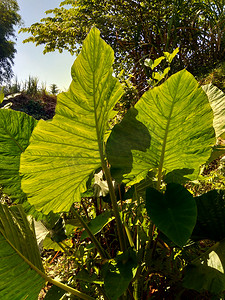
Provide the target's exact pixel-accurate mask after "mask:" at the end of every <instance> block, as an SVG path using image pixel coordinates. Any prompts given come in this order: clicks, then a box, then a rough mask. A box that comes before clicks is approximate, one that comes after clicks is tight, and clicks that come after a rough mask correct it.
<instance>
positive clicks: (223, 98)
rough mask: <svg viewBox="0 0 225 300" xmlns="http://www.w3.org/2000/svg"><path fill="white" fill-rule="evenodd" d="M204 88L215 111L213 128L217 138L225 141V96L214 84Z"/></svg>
mask: <svg viewBox="0 0 225 300" xmlns="http://www.w3.org/2000/svg"><path fill="white" fill-rule="evenodd" d="M202 88H203V90H204V91H205V93H206V94H207V96H208V98H209V102H210V104H211V107H212V110H213V114H214V119H213V126H214V128H215V132H216V137H217V138H218V137H221V138H222V139H225V118H224V116H225V94H224V92H222V91H221V90H220V89H218V88H217V87H216V86H214V85H212V84H207V85H204V86H202Z"/></svg>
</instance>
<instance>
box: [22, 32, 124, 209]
mask: <svg viewBox="0 0 225 300" xmlns="http://www.w3.org/2000/svg"><path fill="white" fill-rule="evenodd" d="M99 35H100V33H99V31H98V30H97V29H93V30H92V31H91V33H90V35H89V36H88V37H87V39H86V40H85V42H84V47H83V49H82V52H81V54H80V55H79V56H78V58H77V59H76V61H75V63H74V65H73V68H72V77H73V81H72V84H71V86H70V89H69V91H68V92H66V93H62V94H60V95H59V96H58V101H57V108H56V115H55V117H54V118H53V120H52V121H51V122H48V123H47V124H46V122H44V121H42V120H41V121H40V122H39V123H38V126H37V128H36V130H35V131H34V132H33V137H32V140H31V145H30V147H28V148H27V151H26V153H24V155H23V156H22V157H21V160H22V161H21V162H22V163H21V169H20V171H21V173H23V175H24V181H23V183H22V185H23V190H24V191H25V192H26V193H27V195H28V198H29V202H30V203H32V205H33V204H34V205H35V206H36V208H37V209H38V210H42V211H43V212H45V213H48V212H50V211H51V210H53V211H54V212H60V211H69V209H70V207H71V205H72V204H73V202H75V201H80V195H81V193H82V192H84V191H85V190H86V182H87V180H88V178H89V176H90V175H91V174H92V173H93V172H94V171H95V170H96V169H97V168H99V167H100V166H101V162H102V161H103V160H104V141H105V133H106V130H107V129H108V121H109V120H110V119H111V118H113V116H114V115H115V114H116V112H115V111H113V108H114V106H115V104H116V102H117V101H118V100H119V99H120V97H121V95H122V89H121V87H120V85H119V82H118V81H117V79H116V78H114V77H113V76H112V63H113V51H112V49H111V48H110V47H109V46H108V45H107V44H106V43H105V42H103V40H101V39H100V38H99ZM53 136H54V139H53V140H52V137H53ZM62 136H64V138H63V140H62ZM58 145H60V148H59V147H58ZM56 157H57V159H56ZM55 169H57V170H58V172H57V173H56V172H55ZM40 171H41V172H40ZM46 177H48V178H51V179H50V180H49V181H46V180H43V179H44V178H46ZM59 181H60V185H61V189H59V188H58V182H59ZM37 186H38V187H39V191H38V192H37V191H34V190H33V189H34V188H35V187H37ZM50 190H51V192H50ZM53 191H54V192H53ZM65 198H66V201H65Z"/></svg>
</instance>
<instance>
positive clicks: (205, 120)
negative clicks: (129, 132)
mask: <svg viewBox="0 0 225 300" xmlns="http://www.w3.org/2000/svg"><path fill="white" fill-rule="evenodd" d="M135 108H136V110H137V111H138V114H137V116H136V120H137V121H140V122H142V123H143V124H144V125H145V127H147V128H148V131H149V134H150V136H151V143H150V147H149V148H148V149H147V151H145V152H144V151H138V150H135V148H133V149H134V150H133V149H132V154H133V169H132V171H131V173H129V174H127V175H124V178H125V179H124V180H130V181H131V183H136V182H138V181H140V180H141V179H143V178H144V177H145V176H146V174H147V173H148V171H149V170H152V169H156V168H158V169H159V170H160V171H161V170H164V171H165V172H166V173H168V172H172V171H174V170H178V169H181V170H182V169H184V168H186V169H194V170H195V171H194V172H193V174H191V175H189V176H188V178H191V179H193V178H194V177H196V176H197V174H198V171H199V166H200V165H201V164H203V163H205V162H206V161H207V159H208V158H209V156H210V153H211V146H212V145H214V144H215V133H214V128H213V112H212V109H211V107H210V104H209V101H208V98H207V96H206V94H205V93H204V92H203V90H202V88H201V87H200V86H199V85H198V82H197V81H196V80H195V79H194V77H193V76H192V75H191V74H190V73H189V72H188V71H186V70H182V71H180V72H178V73H176V74H174V75H172V76H171V77H170V78H169V79H168V80H167V81H165V82H164V83H163V84H162V85H160V86H159V87H155V88H153V89H151V90H149V91H147V92H146V93H145V94H144V95H143V96H142V98H141V99H140V100H139V101H138V103H137V104H136V105H135ZM113 131H114V129H113ZM113 131H112V134H113ZM129 139H130V136H129ZM125 142H126V140H125V139H124V137H123V138H122V139H120V134H119V132H118V134H117V144H119V145H120V147H121V149H122V147H123V146H122V144H123V143H125ZM140 143H141V141H140ZM110 147H114V144H113V143H112V144H111V145H110ZM139 147H141V145H139ZM108 158H109V162H110V163H111V161H112V162H113V164H111V165H112V167H113V168H114V169H122V170H123V169H126V168H127V163H126V161H125V162H124V163H123V162H121V161H119V163H117V161H116V159H114V158H113V157H110V156H109V157H108Z"/></svg>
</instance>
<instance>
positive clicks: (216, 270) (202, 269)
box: [183, 240, 225, 294]
mask: <svg viewBox="0 0 225 300" xmlns="http://www.w3.org/2000/svg"><path fill="white" fill-rule="evenodd" d="M224 270H225V241H224V240H223V241H221V242H218V243H216V244H215V245H214V246H213V247H211V248H210V249H209V250H208V251H207V252H206V253H204V254H203V255H201V256H200V257H199V258H197V259H195V260H194V261H193V262H192V263H191V264H189V265H188V266H187V267H186V268H185V273H184V279H183V286H184V287H185V288H188V289H194V290H197V291H199V292H202V291H209V292H211V293H212V294H219V293H221V292H223V291H224V290H225V275H224Z"/></svg>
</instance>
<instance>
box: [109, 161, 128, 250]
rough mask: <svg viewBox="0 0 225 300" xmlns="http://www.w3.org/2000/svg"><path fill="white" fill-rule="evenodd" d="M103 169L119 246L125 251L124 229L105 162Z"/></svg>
mask: <svg viewBox="0 0 225 300" xmlns="http://www.w3.org/2000/svg"><path fill="white" fill-rule="evenodd" d="M103 171H104V173H105V177H106V180H107V183H108V187H109V194H110V198H111V201H112V207H113V211H114V215H115V219H116V225H117V231H118V237H119V242H120V248H121V250H122V251H125V250H126V242H125V236H124V231H123V224H122V220H121V217H120V213H119V209H118V204H117V200H116V195H115V191H114V187H113V184H112V178H111V174H110V172H109V169H108V167H107V166H106V163H105V162H104V163H103Z"/></svg>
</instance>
